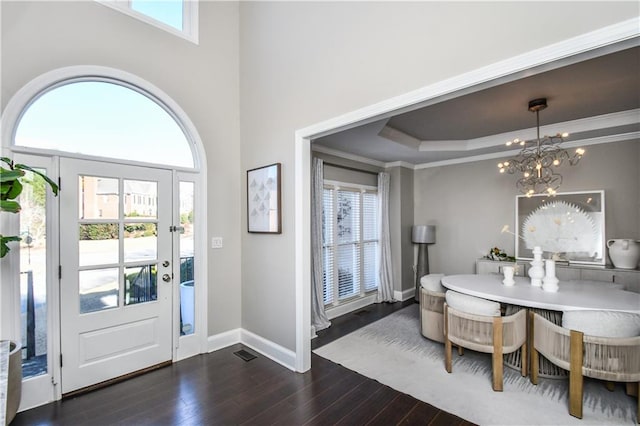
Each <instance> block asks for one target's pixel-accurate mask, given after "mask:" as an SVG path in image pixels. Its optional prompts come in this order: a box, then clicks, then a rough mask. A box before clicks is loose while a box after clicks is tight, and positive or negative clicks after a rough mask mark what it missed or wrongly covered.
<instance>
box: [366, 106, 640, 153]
mask: <svg viewBox="0 0 640 426" xmlns="http://www.w3.org/2000/svg"><path fill="white" fill-rule="evenodd" d="M638 117H640V109H633V110H628V111H620V112H614V113H610V114H603V115H598V116H593V117H586V118H581V119H578V120H571V121H564V122H560V123H553V124H547V125H544V126H540V132H541V134H543V135H555V134H558V133H564V132H567V133H569V134H572V133H578V132H588V131H591V130H600V129H608V128H612V127H618V126H626V125H629V124H636V123H637V122H638ZM378 135H379V136H381V137H384V138H387V139H389V140H390V141H392V142H396V143H399V144H402V145H405V146H408V147H410V148H415V149H416V150H418V151H420V152H451V151H474V150H477V149H483V148H491V147H494V146H500V145H503V144H504V143H505V142H506V141H510V140H513V139H515V138H519V139H520V140H531V139H535V138H536V136H537V128H536V127H529V128H527V129H520V130H514V131H511V132H505V133H498V134H495V135H489V136H483V137H480V138H474V139H467V140H426V141H420V140H419V139H417V138H415V137H413V136H411V135H408V134H407V133H404V132H403V131H401V130H398V129H394V128H393V127H390V126H389V125H386V126H384V127H383V128H382V130H381V131H380V133H378Z"/></svg>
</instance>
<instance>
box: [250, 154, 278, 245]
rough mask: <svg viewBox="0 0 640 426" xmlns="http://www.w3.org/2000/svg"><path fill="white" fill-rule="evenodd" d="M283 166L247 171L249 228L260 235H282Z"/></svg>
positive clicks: (276, 165)
mask: <svg viewBox="0 0 640 426" xmlns="http://www.w3.org/2000/svg"><path fill="white" fill-rule="evenodd" d="M280 169H281V164H280V163H275V164H271V165H269V166H264V167H258V168H256V169H251V170H247V226H248V231H249V232H255V233H259V234H280V233H282V210H281V200H280V198H281V192H280Z"/></svg>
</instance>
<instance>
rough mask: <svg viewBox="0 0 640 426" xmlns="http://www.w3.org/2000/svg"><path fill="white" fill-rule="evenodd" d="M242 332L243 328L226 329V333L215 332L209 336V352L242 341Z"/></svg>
mask: <svg viewBox="0 0 640 426" xmlns="http://www.w3.org/2000/svg"><path fill="white" fill-rule="evenodd" d="M241 334H242V329H241V328H236V329H234V330H229V331H225V332H224V333H220V334H215V335H213V336H209V338H208V339H207V340H208V344H207V352H213V351H217V350H218V349H222V348H226V347H227V346H231V345H235V344H236V343H240V336H241Z"/></svg>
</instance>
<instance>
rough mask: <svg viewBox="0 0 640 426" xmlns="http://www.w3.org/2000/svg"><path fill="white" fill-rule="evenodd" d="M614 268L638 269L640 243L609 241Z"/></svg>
mask: <svg viewBox="0 0 640 426" xmlns="http://www.w3.org/2000/svg"><path fill="white" fill-rule="evenodd" d="M607 247H608V248H609V257H610V258H611V262H613V266H615V267H616V268H620V269H636V267H637V266H638V261H639V260H640V243H639V242H638V241H637V240H630V239H625V238H617V239H612V240H609V241H607Z"/></svg>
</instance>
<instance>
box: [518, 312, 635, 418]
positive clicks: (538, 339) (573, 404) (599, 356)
mask: <svg viewBox="0 0 640 426" xmlns="http://www.w3.org/2000/svg"><path fill="white" fill-rule="evenodd" d="M592 312H593V315H599V314H598V313H600V314H602V313H603V311H592ZM612 314H614V315H616V316H620V314H621V313H612ZM530 315H531V333H532V334H533V343H532V348H531V356H532V357H531V359H532V362H531V383H533V384H537V383H538V368H537V362H538V353H540V354H542V355H544V357H545V358H547V359H548V360H549V361H551V362H552V363H554V364H555V365H557V366H558V367H560V368H563V369H565V370H568V371H569V414H571V415H572V416H574V417H578V418H580V419H581V418H582V398H583V380H584V377H591V378H594V379H601V380H607V381H613V382H626V383H628V384H630V385H629V386H628V387H627V389H629V388H630V387H635V392H636V393H637V394H638V395H640V336H631V337H600V336H593V335H588V334H585V333H583V332H582V331H578V330H571V329H569V328H565V327H562V326H559V325H557V324H554V323H552V322H551V321H549V320H547V319H545V318H544V317H542V316H540V315H538V314H536V313H534V312H531V313H530ZM565 315H566V313H565ZM628 315H633V314H628ZM584 316H585V317H586V316H588V314H587V315H584ZM601 316H602V315H600V317H601ZM631 318H633V317H631ZM638 318H640V316H638ZM594 319H595V318H594ZM598 321H599V322H602V318H598ZM608 322H609V323H610V325H611V321H608ZM629 322H630V321H629V320H627V321H625V323H626V324H629ZM632 322H633V320H632ZM636 322H637V320H636ZM614 327H615V326H614ZM639 398H640V397H639ZM638 402H639V404H640V399H639V401H638ZM637 418H638V422H639V423H640V405H639V406H638V412H637Z"/></svg>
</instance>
